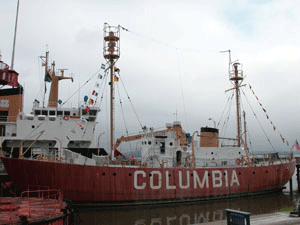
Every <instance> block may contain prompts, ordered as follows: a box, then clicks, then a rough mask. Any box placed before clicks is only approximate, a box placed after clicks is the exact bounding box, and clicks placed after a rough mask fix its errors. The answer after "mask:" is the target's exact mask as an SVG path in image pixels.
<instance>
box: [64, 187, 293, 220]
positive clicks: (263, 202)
mask: <svg viewBox="0 0 300 225" xmlns="http://www.w3.org/2000/svg"><path fill="white" fill-rule="evenodd" d="M294 199H295V198H294ZM290 207H295V203H294V201H293V199H292V198H291V197H290V196H289V195H285V194H282V193H279V194H273V195H267V196H264V195H261V196H254V197H246V198H245V197H244V198H236V199H227V200H222V201H203V202H197V203H190V204H172V205H156V206H147V207H146V206H143V207H126V208H125V207H123V208H105V209H93V210H91V209H80V210H79V211H76V212H75V213H74V215H73V218H71V220H73V221H70V222H71V224H108V225H110V224H113V225H117V224H122V225H123V224H132V225H177V224H178V225H186V224H195V223H206V222H211V221H216V220H224V219H225V212H224V209H227V208H230V209H235V210H241V211H245V212H250V213H252V214H253V215H257V214H265V213H271V212H274V211H279V210H280V209H282V208H290Z"/></svg>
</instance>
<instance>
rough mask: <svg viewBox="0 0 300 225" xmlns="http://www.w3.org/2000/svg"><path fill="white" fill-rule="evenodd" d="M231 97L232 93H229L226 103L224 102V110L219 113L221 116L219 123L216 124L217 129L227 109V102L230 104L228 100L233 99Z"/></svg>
mask: <svg viewBox="0 0 300 225" xmlns="http://www.w3.org/2000/svg"><path fill="white" fill-rule="evenodd" d="M232 95H233V93H231V94H230V95H229V96H228V99H227V102H226V104H225V107H224V109H223V112H222V113H221V116H220V119H219V122H218V124H217V127H219V125H220V123H221V121H222V119H223V115H224V114H225V110H226V109H227V107H228V105H229V102H230V100H231V99H232V97H233V96H232Z"/></svg>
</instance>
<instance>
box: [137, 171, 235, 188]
mask: <svg viewBox="0 0 300 225" xmlns="http://www.w3.org/2000/svg"><path fill="white" fill-rule="evenodd" d="M198 171H199V170H198ZM210 173H211V176H209V170H205V171H203V174H202V176H199V174H198V173H197V170H194V171H193V174H192V176H193V182H194V189H197V188H209V186H210V185H212V186H211V187H212V188H221V187H224V186H225V187H226V188H227V187H229V185H230V187H232V186H240V182H239V179H238V176H237V173H236V171H235V170H232V171H231V175H230V174H228V170H211V171H210ZM172 176H173V178H172V183H171V184H170V182H171V181H170V177H171V176H170V172H169V171H168V170H167V171H166V172H165V173H162V172H161V171H156V170H153V171H151V176H147V174H146V172H145V171H143V170H137V171H135V172H134V176H133V178H134V188H135V189H136V190H143V189H145V188H146V187H147V186H148V187H150V188H151V189H153V190H157V189H161V188H166V189H167V190H174V189H177V188H179V189H189V188H191V185H192V184H191V179H190V177H191V176H190V170H186V171H182V170H179V171H178V176H176V174H174V173H172ZM148 177H149V178H148ZM177 177H178V178H177ZM175 184H177V185H175Z"/></svg>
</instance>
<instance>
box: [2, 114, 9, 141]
mask: <svg viewBox="0 0 300 225" xmlns="http://www.w3.org/2000/svg"><path fill="white" fill-rule="evenodd" d="M7 118H8V111H0V121H7ZM2 136H4V135H2Z"/></svg>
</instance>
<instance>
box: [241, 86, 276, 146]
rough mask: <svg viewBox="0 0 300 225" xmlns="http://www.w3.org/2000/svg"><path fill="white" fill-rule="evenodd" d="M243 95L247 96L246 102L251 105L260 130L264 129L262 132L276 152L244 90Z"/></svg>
mask: <svg viewBox="0 0 300 225" xmlns="http://www.w3.org/2000/svg"><path fill="white" fill-rule="evenodd" d="M242 93H243V95H244V96H245V99H246V101H247V103H248V105H249V107H250V109H251V111H252V113H253V115H254V116H255V118H256V120H257V122H258V124H259V126H260V128H261V129H262V131H263V133H264V135H265V136H266V138H267V140H268V142H269V144H270V145H271V147H272V149H273V151H274V152H276V150H275V148H274V146H273V145H272V143H271V140H270V139H269V137H268V135H267V133H266V131H265V130H264V128H263V126H262V124H261V122H260V121H259V119H258V117H257V115H256V113H255V112H254V110H253V108H252V106H251V105H250V102H249V100H248V98H247V97H246V94H245V92H244V91H243V90H242Z"/></svg>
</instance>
